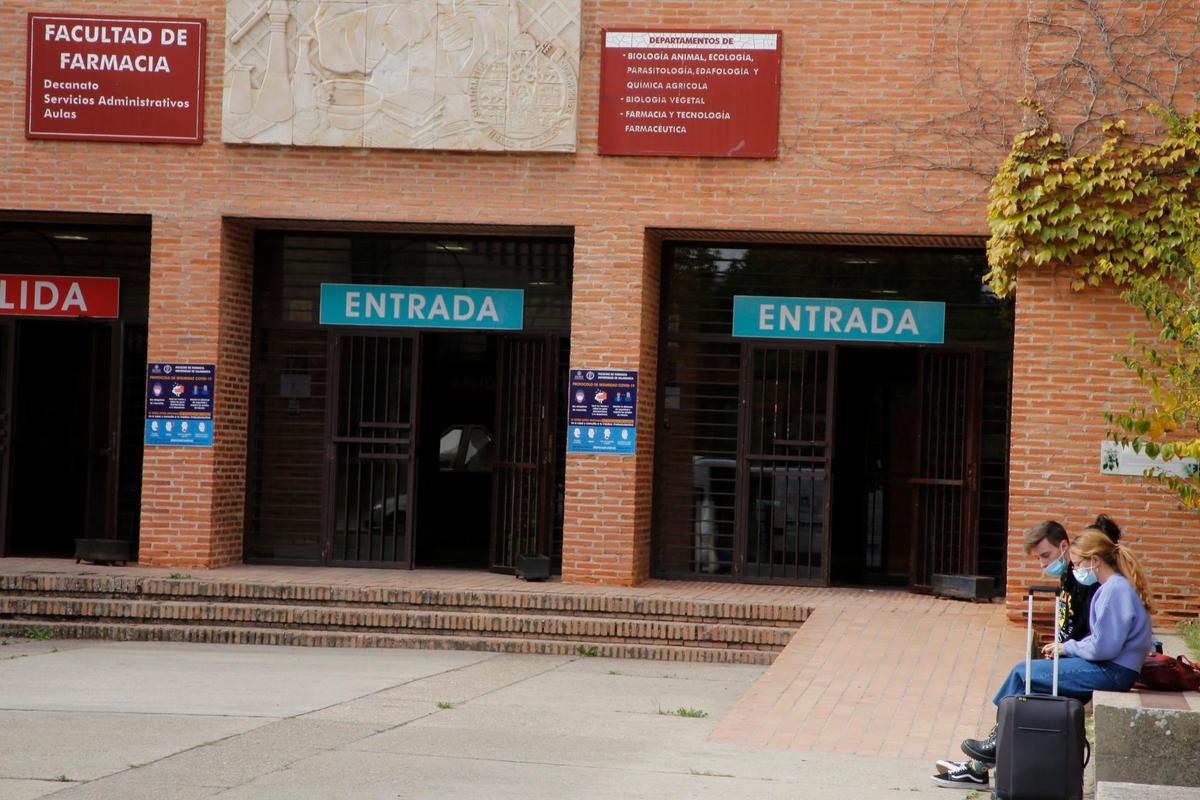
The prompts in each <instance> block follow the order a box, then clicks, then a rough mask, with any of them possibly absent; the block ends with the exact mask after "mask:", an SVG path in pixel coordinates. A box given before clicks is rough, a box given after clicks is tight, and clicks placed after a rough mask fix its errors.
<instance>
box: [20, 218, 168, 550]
mask: <svg viewBox="0 0 1200 800" xmlns="http://www.w3.org/2000/svg"><path fill="white" fill-rule="evenodd" d="M0 245H2V246H3V248H4V251H5V256H6V261H5V266H4V268H3V269H2V270H0V272H2V273H3V274H2V275H0V556H37V557H56V558H69V557H72V556H73V554H74V552H75V540H76V539H120V540H124V541H128V542H130V548H129V549H130V550H131V551H132V552H136V542H137V538H138V519H139V514H140V499H141V466H142V419H143V413H144V390H145V379H146V377H145V376H146V314H147V300H146V298H147V293H148V282H149V260H150V259H149V256H150V235H149V229H148V227H147V226H144V225H136V224H132V225H131V224H114V225H106V224H79V223H58V222H54V221H45V222H28V221H19V222H7V221H3V220H0Z"/></svg>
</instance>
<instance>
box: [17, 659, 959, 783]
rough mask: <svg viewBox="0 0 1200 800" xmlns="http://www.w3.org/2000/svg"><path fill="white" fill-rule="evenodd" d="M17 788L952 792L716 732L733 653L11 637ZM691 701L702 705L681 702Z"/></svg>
mask: <svg viewBox="0 0 1200 800" xmlns="http://www.w3.org/2000/svg"><path fill="white" fill-rule="evenodd" d="M0 645H3V646H0V797H2V798H5V799H6V800H33V798H41V797H54V798H55V799H56V800H59V798H61V800H113V798H120V800H163V798H171V800H192V799H193V798H195V799H198V798H219V799H220V800H335V799H339V798H345V800H364V799H366V800H374V799H376V798H377V799H378V800H396V799H397V798H421V799H422V800H423V799H425V798H428V799H429V800H442V799H443V798H481V799H486V800H504V799H505V798H512V800H562V799H563V798H586V799H587V800H591V799H592V798H595V799H596V800H618V799H619V800H641V799H644V800H662V798H702V799H711V800H728V798H731V797H737V798H747V800H758V799H759V798H762V799H763V800H775V799H776V798H778V799H779V800H863V798H889V797H894V798H904V800H918V799H919V798H926V799H927V800H950V797H951V794H953V796H954V797H960V796H961V793H958V792H955V793H950V792H947V790H945V789H940V788H938V787H936V786H934V784H933V783H932V782H931V781H930V780H929V774H930V772H931V765H930V764H929V763H928V762H927V761H925V760H913V759H894V758H879V759H872V760H871V762H870V764H869V765H864V761H863V759H862V758H861V757H859V756H850V755H841V754H836V753H797V752H791V751H781V750H770V749H766V748H762V747H749V746H745V745H736V744H727V743H722V742H714V741H712V740H711V738H710V734H711V732H712V730H713V727H714V726H715V725H716V722H717V720H719V719H721V717H722V716H724V715H725V714H727V713H728V712H729V710H730V708H731V707H732V706H733V705H734V704H735V703H736V702H737V701H738V698H739V697H741V696H743V695H744V694H745V692H746V691H747V690H748V689H749V688H750V687H751V686H752V685H753V684H754V682H755V680H757V679H758V678H759V677H760V676H761V675H762V673H763V668H762V667H755V666H746V665H737V664H729V665H726V664H691V663H683V664H678V663H664V662H656V661H628V660H612V659H600V658H579V657H569V656H531V655H499V654H492V653H466V652H448V651H447V652H430V651H417V650H347V649H341V648H291V647H254V646H236V645H206V644H172V643H162V642H97V641H61V642H59V641H11V640H10V641H9V642H7V643H5V642H3V640H0ZM680 709H687V710H690V711H689V713H688V714H687V715H680V714H679V713H678V711H679V710H680Z"/></svg>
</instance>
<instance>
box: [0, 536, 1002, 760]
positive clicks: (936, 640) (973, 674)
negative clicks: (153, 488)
mask: <svg viewBox="0 0 1200 800" xmlns="http://www.w3.org/2000/svg"><path fill="white" fill-rule="evenodd" d="M178 572H179V570H174V569H155V568H144V567H137V566H131V567H125V568H113V567H95V566H89V565H76V564H74V563H73V562H71V561H64V560H48V559H0V574H23V573H62V574H98V573H101V574H108V575H112V574H119V575H130V576H159V577H166V576H169V575H171V574H173V573H178ZM188 572H190V573H191V577H192V578H193V579H197V580H204V579H211V580H214V581H244V582H263V583H293V584H322V585H330V586H364V587H366V586H370V587H376V586H395V587H404V588H430V589H444V590H472V589H478V590H507V591H513V590H516V591H525V592H530V593H538V592H570V593H574V594H597V595H608V596H612V595H615V596H638V597H646V596H656V597H678V598H680V599H691V600H710V601H717V602H720V601H722V600H725V601H730V602H733V601H737V602H754V603H763V604H769V605H775V604H799V605H804V606H807V607H810V608H813V609H815V611H814V613H813V615H812V617H811V618H810V619H809V620H808V621H807V622H806V623H805V624H804V625H803V627H802V628H801V630H800V632H799V633H798V634H797V635H796V636H795V637H794V638H793V639H792V641H791V643H790V644H789V645H788V647H787V648H786V649H785V650H784V651H783V653H781V654H780V656H779V657H778V658H777V659H776V661H775V663H774V664H773V665H772V666H771V667H770V668H769V669H768V670H767V672H766V673H765V674H764V675H763V676H762V677H761V678H759V679H758V680H757V681H756V682H754V684H753V685H752V686H750V687H749V689H748V691H747V692H746V693H745V695H744V696H742V697H741V699H740V700H739V701H738V702H737V703H736V704H735V705H733V706H732V708H731V709H730V711H729V712H728V713H727V714H726V715H725V716H724V717H723V718H722V719H721V720H720V724H719V725H717V726H716V728H715V731H714V732H713V734H712V738H713V741H714V742H723V743H729V744H738V745H748V746H754V747H768V748H776V749H787V750H792V751H795V752H811V753H844V754H854V755H860V756H876V757H896V758H904V759H928V760H932V759H935V758H941V757H945V756H952V755H954V754H955V753H957V752H958V743H959V742H960V741H961V740H962V739H963V738H965V737H967V736H973V735H976V734H978V733H981V732H986V731H987V729H988V728H990V727H991V725H992V723H993V722H994V715H995V711H994V707H993V706H992V705H991V702H990V698H991V696H992V693H993V692H994V690H995V687H996V686H997V685H998V684H999V682H1000V681H1001V680H1002V678H1003V677H1004V676H1005V675H1006V674H1007V672H1008V670H1009V668H1010V667H1011V666H1012V664H1013V663H1015V662H1016V661H1017V660H1019V659H1020V658H1021V657H1022V653H1023V649H1024V631H1023V629H1022V628H1020V627H1019V626H1017V625H1013V624H1012V623H1010V622H1008V621H1007V619H1006V618H1005V610H1004V606H1003V605H1002V604H1000V603H994V604H972V603H965V602H958V601H951V600H943V599H938V598H933V597H929V596H924V595H915V594H911V593H908V592H904V591H896V590H868V589H840V588H832V589H814V588H799V587H784V586H763V585H747V584H730V583H712V582H699V581H658V580H656V581H649V582H647V583H645V584H642V585H641V586H637V587H633V588H623V587H601V586H591V585H574V584H571V585H567V584H563V583H561V582H558V581H551V582H546V583H525V582H522V581H517V580H516V579H514V578H513V577H511V576H507V575H497V574H493V573H488V572H477V571H466V570H412V571H408V570H379V569H339V568H320V567H313V568H308V567H275V566H253V565H237V566H231V567H224V568H221V569H218V570H210V571H205V570H189V571H188Z"/></svg>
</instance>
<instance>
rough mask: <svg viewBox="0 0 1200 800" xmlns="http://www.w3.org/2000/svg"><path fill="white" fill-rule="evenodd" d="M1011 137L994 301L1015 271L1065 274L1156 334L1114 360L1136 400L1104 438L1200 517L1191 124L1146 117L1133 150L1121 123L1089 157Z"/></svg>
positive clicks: (993, 204) (1198, 193) (1198, 236)
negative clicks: (1051, 269) (1150, 123)
mask: <svg viewBox="0 0 1200 800" xmlns="http://www.w3.org/2000/svg"><path fill="white" fill-rule="evenodd" d="M1034 110H1035V111H1037V112H1039V118H1040V119H1041V122H1040V123H1039V124H1038V125H1037V127H1035V128H1033V129H1032V130H1029V131H1026V132H1024V133H1022V134H1020V135H1019V136H1018V137H1017V138H1016V141H1015V142H1014V144H1013V147H1012V150H1011V151H1010V153H1009V155H1008V157H1007V158H1006V159H1005V161H1004V163H1003V165H1002V166H1001V167H1000V170H999V172H998V173H997V174H996V176H995V178H994V179H993V180H992V185H991V193H990V203H989V207H988V219H989V223H990V225H991V231H992V236H991V239H990V241H989V242H988V265H989V272H988V274H987V276H986V281H987V282H988V284H989V285H990V286H991V288H992V290H993V291H995V292H996V294H998V295H1000V296H1001V297H1003V296H1006V295H1009V294H1011V293H1012V292H1013V291H1015V290H1016V288H1017V284H1018V281H1019V273H1020V271H1021V270H1025V269H1031V268H1035V267H1039V266H1046V265H1052V266H1058V267H1061V268H1065V269H1067V270H1070V272H1071V275H1072V279H1073V280H1072V287H1073V288H1074V289H1075V290H1076V291H1082V290H1085V289H1086V288H1087V287H1089V286H1098V285H1100V284H1102V283H1111V284H1112V285H1115V286H1116V287H1118V288H1119V290H1120V292H1121V297H1122V298H1123V299H1124V300H1125V301H1126V302H1129V303H1131V304H1133V305H1134V306H1136V307H1137V308H1139V309H1141V310H1142V311H1143V312H1144V313H1145V316H1146V319H1147V320H1148V321H1149V323H1150V326H1151V329H1152V330H1153V331H1154V333H1155V334H1156V336H1155V337H1154V338H1153V339H1146V338H1145V337H1142V338H1139V337H1137V336H1131V337H1130V343H1129V349H1128V350H1127V351H1126V352H1125V353H1122V354H1120V355H1119V358H1120V359H1121V360H1122V362H1123V363H1124V364H1125V365H1126V366H1127V367H1128V368H1129V369H1131V370H1133V371H1134V372H1135V373H1136V374H1137V377H1138V379H1139V381H1140V382H1141V383H1142V385H1143V386H1144V387H1145V389H1146V390H1147V393H1146V397H1147V400H1146V402H1143V403H1134V404H1133V405H1131V406H1130V407H1129V408H1128V409H1126V410H1122V411H1112V412H1109V413H1108V414H1106V418H1107V419H1108V422H1109V437H1110V438H1111V439H1112V440H1113V441H1115V442H1117V443H1118V444H1122V445H1128V446H1130V447H1132V448H1133V449H1134V450H1135V451H1136V452H1139V453H1141V452H1144V453H1145V454H1146V455H1148V456H1150V457H1151V458H1160V459H1162V460H1163V461H1164V462H1169V461H1172V460H1175V459H1190V460H1192V461H1189V462H1186V463H1188V467H1187V469H1185V470H1183V472H1184V474H1183V476H1182V477H1181V476H1177V475H1174V474H1171V473H1168V472H1166V471H1164V470H1162V469H1155V470H1151V471H1149V472H1148V473H1147V476H1148V477H1150V478H1152V479H1154V480H1156V481H1158V482H1160V483H1163V484H1165V485H1167V486H1169V487H1170V488H1171V489H1173V490H1174V491H1175V492H1177V493H1178V495H1179V497H1180V500H1181V501H1182V502H1183V504H1184V505H1185V506H1187V507H1189V508H1192V509H1196V510H1200V474H1198V473H1197V471H1196V469H1195V461H1194V460H1195V459H1200V115H1191V116H1186V117H1185V116H1181V115H1179V114H1177V113H1174V112H1172V111H1170V110H1163V109H1153V112H1154V113H1155V114H1157V115H1158V116H1159V118H1160V119H1161V120H1162V122H1163V131H1162V135H1161V138H1157V139H1156V141H1146V142H1141V141H1137V140H1135V139H1134V138H1133V137H1132V136H1130V135H1129V134H1128V132H1127V130H1126V126H1125V124H1124V123H1122V122H1115V123H1110V124H1108V125H1107V126H1106V127H1105V131H1104V138H1103V141H1102V143H1101V144H1100V146H1099V148H1098V149H1096V150H1094V151H1092V152H1084V153H1070V152H1069V151H1068V148H1067V146H1066V145H1065V143H1064V141H1063V138H1062V136H1061V135H1060V134H1059V133H1057V132H1055V131H1054V130H1053V129H1052V127H1051V126H1050V124H1049V123H1048V122H1046V118H1045V115H1044V114H1041V113H1040V109H1036V108H1035V109H1034Z"/></svg>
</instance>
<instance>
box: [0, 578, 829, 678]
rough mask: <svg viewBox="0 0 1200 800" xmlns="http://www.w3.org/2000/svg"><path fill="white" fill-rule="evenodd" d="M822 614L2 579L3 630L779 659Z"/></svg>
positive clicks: (214, 584) (649, 602)
mask: <svg viewBox="0 0 1200 800" xmlns="http://www.w3.org/2000/svg"><path fill="white" fill-rule="evenodd" d="M810 611H811V609H808V608H805V607H802V606H797V605H791V604H774V603H756V602H743V603H739V602H725V601H722V602H713V601H704V600H695V599H680V598H678V597H674V598H668V597H654V596H645V595H642V596H636V595H628V596H622V595H621V594H618V593H611V594H610V593H590V592H582V591H581V592H578V593H573V592H571V591H569V587H558V589H557V590H556V591H552V592H550V591H521V590H519V589H517V588H514V589H513V590H503V591H501V590H492V589H485V590H470V591H464V590H446V589H428V588H422V589H405V588H395V587H347V586H322V585H312V584H306V585H300V584H287V583H254V582H234V581H226V580H220V579H213V580H208V579H193V578H190V577H187V578H182V579H175V578H163V577H141V576H129V575H57V574H45V575H0V635H10V636H12V635H16V636H20V635H39V636H44V635H49V636H52V637H55V638H93V639H113V640H123V641H173V642H213V643H228V644H278V645H305V646H317V647H407V648H420V649H452V650H482V651H489V652H504V653H542V654H557V655H562V654H575V655H587V656H605V657H616V658H644V659H659V660H665V661H703V662H715V663H739V664H770V663H771V662H772V661H773V660H774V659H775V656H776V654H777V653H779V651H781V650H782V649H783V648H784V646H786V645H787V643H788V641H789V640H790V639H791V637H792V635H793V634H794V633H795V632H796V630H797V629H798V628H799V627H800V625H801V624H803V622H804V620H805V619H807V617H808V615H809V613H810Z"/></svg>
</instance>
